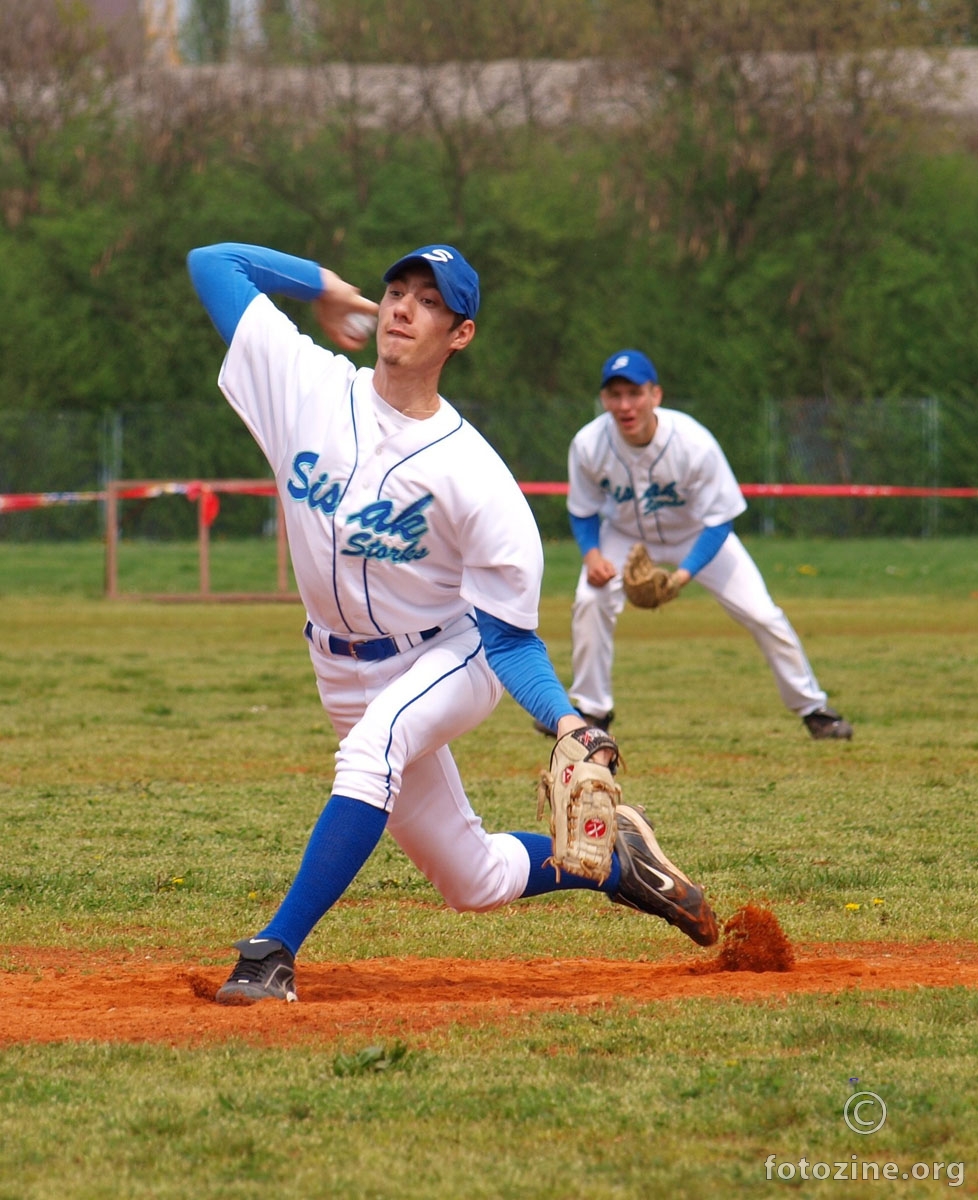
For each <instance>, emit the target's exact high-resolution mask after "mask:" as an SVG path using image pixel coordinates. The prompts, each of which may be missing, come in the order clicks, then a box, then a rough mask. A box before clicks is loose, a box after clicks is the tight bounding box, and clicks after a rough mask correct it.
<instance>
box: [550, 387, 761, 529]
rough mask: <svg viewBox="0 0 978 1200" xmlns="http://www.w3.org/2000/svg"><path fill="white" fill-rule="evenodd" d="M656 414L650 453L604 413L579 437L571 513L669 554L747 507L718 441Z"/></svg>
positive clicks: (684, 420) (674, 416) (669, 413)
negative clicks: (668, 549) (592, 518)
mask: <svg viewBox="0 0 978 1200" xmlns="http://www.w3.org/2000/svg"><path fill="white" fill-rule="evenodd" d="M655 411H656V416H657V417H658V425H657V427H656V431H655V436H654V437H653V438H652V441H651V442H649V444H648V445H647V446H630V445H629V444H628V443H627V442H626V441H625V440H624V438H623V437H622V436H621V434H620V433H619V431H618V426H617V425H616V424H615V420H614V418H613V417H612V415H611V413H607V412H605V413H602V414H601V416H599V417H596V418H595V419H594V420H593V421H591V422H590V423H589V424H587V425H585V426H584V428H583V429H581V430H579V431H578V433H577V434H576V435H575V437H574V440H573V441H572V442H571V446H570V451H569V453H568V465H567V471H568V480H569V490H568V495H567V508H568V511H569V512H570V513H571V514H572V515H573V516H575V517H590V516H593V515H594V514H595V513H599V514H600V515H601V517H602V519H603V520H606V521H609V522H610V523H611V524H612V525H613V526H614V527H615V528H616V529H617V530H619V531H620V532H621V533H623V534H625V535H627V536H628V537H629V538H630V539H632V540H633V541H642V542H648V543H659V544H661V545H664V546H672V545H677V544H678V543H680V542H683V541H687V540H688V539H689V538H691V537H694V536H695V535H696V534H698V533H699V531H700V530H701V529H703V527H704V526H707V525H710V526H713V525H722V524H723V523H724V522H726V521H732V520H733V519H734V518H735V517H737V516H739V515H740V514H741V513H742V512H743V511H744V510H745V509H746V508H747V503H746V501H745V500H744V496H743V493H742V492H741V490H740V486H739V484H738V483H737V480H736V478H735V476H734V473H733V471H732V470H731V468H730V464H729V463H728V462H727V459H726V456H725V455H724V453H723V451H722V450H721V449H720V445H719V443H718V442H717V440H716V438H715V437H714V436H713V434H712V433H710V431H709V430H708V429H707V428H706V427H705V426H703V425H701V424H700V423H699V421H696V420H694V419H693V418H692V417H690V416H688V415H687V414H686V413H682V412H677V411H676V410H675V409H671V408H657V409H656V410H655Z"/></svg>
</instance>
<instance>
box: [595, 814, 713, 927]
mask: <svg viewBox="0 0 978 1200" xmlns="http://www.w3.org/2000/svg"><path fill="white" fill-rule="evenodd" d="M615 819H616V821H617V825H618V833H617V836H616V837H615V850H616V852H617V854H618V861H619V862H620V863H621V879H620V881H619V883H618V891H617V892H616V893H615V894H614V895H613V896H612V897H611V899H612V900H613V901H614V903H615V904H624V905H627V907H629V908H637V909H638V910H639V911H640V912H646V913H652V914H654V915H655V916H657V917H662V919H663V920H664V921H668V922H669V924H670V925H675V927H676V928H677V929H680V930H682V932H683V933H685V934H686V936H687V937H691V938H692V939H693V941H694V942H696V943H697V944H698V945H700V946H712V945H713V943H714V942H715V941H716V940H717V937H718V936H719V935H718V933H717V922H716V917H714V915H713V910H712V909H711V908H710V906H709V904H707V902H706V898H705V897H704V895H703V892H702V890H701V889H700V888H698V887H697V886H696V884H695V883H693V882H692V881H691V880H690V879H688V878H687V877H686V876H685V875H684V874H683V873H682V871H680V870H679V868H678V867H676V866H675V865H674V864H673V863H671V862H670V861H669V859H668V858H666V856H665V855H664V854H663V853H662V847H661V846H660V845H659V843H658V842H657V841H656V840H655V833H654V832H653V831H652V826H651V825H650V824H649V821H648V819H647V818H646V816H645V813H644V811H643V810H642V809H641V808H639V807H638V806H636V805H631V804H619V805H618V807H617V808H616V809H615Z"/></svg>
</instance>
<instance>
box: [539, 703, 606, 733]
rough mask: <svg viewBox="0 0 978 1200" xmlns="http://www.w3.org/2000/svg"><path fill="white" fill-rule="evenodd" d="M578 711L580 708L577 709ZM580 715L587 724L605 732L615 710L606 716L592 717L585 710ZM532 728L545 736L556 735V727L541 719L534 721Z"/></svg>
mask: <svg viewBox="0 0 978 1200" xmlns="http://www.w3.org/2000/svg"><path fill="white" fill-rule="evenodd" d="M578 712H580V709H578ZM581 716H582V717H583V718H584V720H585V721H587V723H588V724H589V725H594V726H595V727H596V728H598V729H603V730H604V731H605V733H607V732H608V729H609V728H610V726H611V722H612V721H613V720H614V719H615V710H614V709H612V710H611V712H610V713H608V715H607V716H606V717H594V716H592V715H591V714H590V713H586V712H582V713H581ZM533 728H534V729H535V730H536V731H537V733H542V734H543V735H544V736H545V737H556V736H557V731H556V729H551V728H550V727H549V726H548V725H544V723H543V722H542V721H534V722H533Z"/></svg>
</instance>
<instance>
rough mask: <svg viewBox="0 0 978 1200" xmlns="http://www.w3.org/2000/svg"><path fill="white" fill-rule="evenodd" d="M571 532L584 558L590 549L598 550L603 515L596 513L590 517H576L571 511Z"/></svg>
mask: <svg viewBox="0 0 978 1200" xmlns="http://www.w3.org/2000/svg"><path fill="white" fill-rule="evenodd" d="M568 516H569V517H570V527H571V533H572V534H573V535H574V541H575V542H577V547H578V549H579V550H580V552H581V557H582V558H583V557H584V555H585V554H587V552H588V551H589V550H596V549H597V548H598V546H599V545H600V542H601V517H600V516H599V515H598V514H597V513H594V514H593V515H592V516H590V517H575V516H574V514H573V513H569V514H568Z"/></svg>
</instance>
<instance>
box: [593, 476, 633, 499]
mask: <svg viewBox="0 0 978 1200" xmlns="http://www.w3.org/2000/svg"><path fill="white" fill-rule="evenodd" d="M601 490H602V491H603V492H607V493H608V495H609V496H610V497H611V498H612V500H614V502H615V503H616V504H627V503H628V501H629V500H634V499H635V493H634V492H633V491H632V489H631V488H630V487H629V485H628V484H627V483H626V484H625V486H624V487H622V486H621V485H620V484H616V485H615V486H614V487H612V486H611V480H610V479H607V478H606V479H602V480H601Z"/></svg>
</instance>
